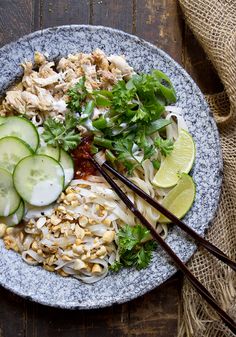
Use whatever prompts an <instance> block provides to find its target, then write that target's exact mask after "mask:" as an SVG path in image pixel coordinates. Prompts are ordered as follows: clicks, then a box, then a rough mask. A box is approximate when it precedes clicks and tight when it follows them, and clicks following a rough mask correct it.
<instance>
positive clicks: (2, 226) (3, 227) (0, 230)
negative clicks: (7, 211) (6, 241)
mask: <svg viewBox="0 0 236 337" xmlns="http://www.w3.org/2000/svg"><path fill="white" fill-rule="evenodd" d="M6 229H7V226H6V225H5V224H4V223H0V238H2V237H3V236H4V235H5V233H6Z"/></svg>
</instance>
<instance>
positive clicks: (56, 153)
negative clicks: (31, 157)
mask: <svg viewBox="0 0 236 337" xmlns="http://www.w3.org/2000/svg"><path fill="white" fill-rule="evenodd" d="M37 154H45V155H46V156H49V157H52V158H54V159H55V160H57V161H59V160H60V148H59V147H53V146H51V145H46V146H41V147H39V148H38V150H37Z"/></svg>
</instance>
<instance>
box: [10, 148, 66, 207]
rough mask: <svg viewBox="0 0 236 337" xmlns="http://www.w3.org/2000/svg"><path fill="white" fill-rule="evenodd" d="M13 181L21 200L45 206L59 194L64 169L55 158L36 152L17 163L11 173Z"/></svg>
mask: <svg viewBox="0 0 236 337" xmlns="http://www.w3.org/2000/svg"><path fill="white" fill-rule="evenodd" d="M13 181H14V185H15V188H16V190H17V192H18V193H19V195H20V196H21V197H22V199H23V200H25V201H27V202H28V203H29V204H31V205H34V206H46V205H49V204H51V203H52V202H54V201H55V200H56V199H57V198H58V197H59V195H60V194H61V192H62V190H63V187H64V171H63V168H62V167H61V165H60V164H59V163H58V162H57V161H56V160H55V159H53V158H51V157H49V156H45V155H42V154H36V155H33V156H29V157H26V158H24V159H22V160H21V161H20V162H19V163H18V165H17V166H16V167H15V170H14V173H13Z"/></svg>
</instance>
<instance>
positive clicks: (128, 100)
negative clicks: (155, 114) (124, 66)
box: [111, 80, 136, 114]
mask: <svg viewBox="0 0 236 337" xmlns="http://www.w3.org/2000/svg"><path fill="white" fill-rule="evenodd" d="M135 94H136V89H135V87H129V86H128V88H127V85H126V83H125V81H123V80H121V81H119V82H118V83H117V84H116V85H115V86H114V87H113V89H112V104H111V105H112V108H113V110H114V111H115V112H116V113H124V114H126V113H127V111H128V110H130V109H131V108H133V107H134V106H135V104H133V102H132V100H133V99H134V98H135Z"/></svg>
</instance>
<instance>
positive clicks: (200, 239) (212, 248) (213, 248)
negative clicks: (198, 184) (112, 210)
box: [102, 162, 236, 271]
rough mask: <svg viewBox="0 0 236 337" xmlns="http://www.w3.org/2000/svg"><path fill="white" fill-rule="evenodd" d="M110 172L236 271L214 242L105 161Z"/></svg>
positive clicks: (234, 263)
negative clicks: (205, 237) (201, 234)
mask: <svg viewBox="0 0 236 337" xmlns="http://www.w3.org/2000/svg"><path fill="white" fill-rule="evenodd" d="M102 166H103V167H104V168H106V169H107V170H108V171H109V172H111V173H112V174H113V175H114V176H116V177H117V178H119V179H120V180H121V181H122V182H123V183H124V184H125V185H126V186H128V187H129V188H130V189H131V190H132V191H134V192H135V193H136V194H138V195H139V196H140V197H141V198H142V199H144V200H145V201H146V202H148V203H149V204H150V205H151V206H153V207H154V208H155V209H156V210H158V211H159V212H161V213H162V214H164V215H165V216H166V217H167V218H168V219H170V220H171V221H172V222H173V223H174V224H175V225H177V226H178V227H180V228H181V229H182V230H183V231H185V232H186V233H188V234H189V236H191V237H192V238H193V239H194V240H196V241H197V242H198V243H199V244H200V245H201V246H203V247H204V248H205V249H206V250H208V251H209V252H210V253H212V254H213V255H214V256H215V257H217V258H218V259H219V260H221V261H223V262H224V263H225V264H227V265H228V266H229V267H230V268H232V269H233V270H234V271H236V262H234V261H232V260H231V259H230V258H229V257H228V256H227V255H225V254H224V253H223V252H222V251H221V250H220V249H219V248H217V247H216V246H214V245H213V244H212V243H210V242H209V241H207V240H206V239H204V238H203V237H201V236H200V235H199V234H198V233H197V232H195V231H194V230H193V229H192V228H191V227H189V226H187V225H186V224H185V223H184V222H183V221H181V220H180V219H178V218H177V217H176V216H175V215H174V214H173V213H171V212H170V211H168V209H166V208H165V207H163V206H162V205H161V204H160V203H159V202H157V201H156V200H154V199H153V198H151V197H150V196H149V195H148V194H147V193H145V192H144V191H143V190H141V189H140V188H139V187H138V186H137V185H135V184H134V183H132V182H131V181H130V180H129V179H128V178H126V177H125V176H123V175H122V174H120V173H119V172H118V171H116V170H115V169H114V168H113V167H111V166H110V165H109V164H108V163H106V162H104V164H103V165H102Z"/></svg>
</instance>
